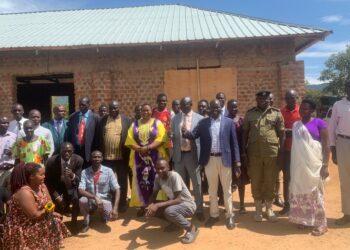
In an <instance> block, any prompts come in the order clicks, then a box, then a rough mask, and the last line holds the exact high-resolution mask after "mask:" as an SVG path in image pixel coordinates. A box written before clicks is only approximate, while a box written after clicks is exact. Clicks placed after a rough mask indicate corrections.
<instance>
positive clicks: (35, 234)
mask: <svg viewBox="0 0 350 250" xmlns="http://www.w3.org/2000/svg"><path fill="white" fill-rule="evenodd" d="M44 179H45V168H43V167H41V166H40V165H39V164H37V163H20V164H18V165H17V166H16V167H15V168H14V169H13V172H12V175H11V192H12V197H11V199H10V201H9V202H8V204H9V212H8V213H7V215H6V219H5V223H4V249H13V250H15V249H45V250H51V249H59V248H60V247H62V246H63V238H65V237H67V236H68V235H69V231H68V229H67V228H66V226H65V225H64V224H63V222H62V216H61V215H60V214H58V213H56V212H53V211H52V208H51V209H50V204H52V201H51V197H50V194H49V192H48V190H47V188H46V186H45V184H44Z"/></svg>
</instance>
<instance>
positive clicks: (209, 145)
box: [181, 100, 241, 230]
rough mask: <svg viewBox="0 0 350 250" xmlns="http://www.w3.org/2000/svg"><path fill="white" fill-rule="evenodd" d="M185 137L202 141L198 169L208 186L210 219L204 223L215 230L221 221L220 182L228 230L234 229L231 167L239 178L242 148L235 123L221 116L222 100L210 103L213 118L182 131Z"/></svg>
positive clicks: (205, 119) (183, 128) (203, 120)
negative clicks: (219, 183)
mask: <svg viewBox="0 0 350 250" xmlns="http://www.w3.org/2000/svg"><path fill="white" fill-rule="evenodd" d="M181 130H182V134H183V137H185V138H188V139H191V140H194V139H196V138H199V141H200V153H199V161H198V163H199V165H200V166H201V167H204V170H205V175H206V176H207V179H208V184H209V201H210V217H209V219H208V220H207V222H206V223H205V226H206V227H210V228H211V227H212V226H213V225H214V224H215V223H216V222H218V221H219V205H218V198H217V191H218V181H219V179H220V182H221V185H222V189H223V191H224V203H225V209H226V227H227V229H229V230H231V229H234V227H235V224H234V219H233V216H234V214H233V210H232V191H231V184H232V166H233V171H234V173H235V174H236V175H237V176H239V175H240V172H241V171H240V166H241V163H240V155H239V146H238V140H237V135H236V130H235V127H234V126H233V121H232V120H231V119H230V118H227V117H225V116H223V115H221V106H220V102H219V100H213V101H211V102H210V117H208V118H204V119H202V120H201V121H199V123H198V125H197V126H196V127H195V128H194V129H193V130H192V132H190V131H187V130H186V128H185V127H182V128H181Z"/></svg>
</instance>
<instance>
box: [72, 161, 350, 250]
mask: <svg viewBox="0 0 350 250" xmlns="http://www.w3.org/2000/svg"><path fill="white" fill-rule="evenodd" d="M330 175H331V179H330V181H329V182H328V183H327V184H326V214H327V218H328V227H329V231H328V232H327V233H326V234H325V235H323V236H320V237H314V236H311V234H310V232H311V230H309V229H306V230H300V229H297V227H296V226H295V225H293V224H291V223H289V222H288V218H287V217H280V218H279V220H278V222H276V223H271V222H268V221H263V222H262V223H256V222H254V220H253V210H254V208H253V203H252V198H251V194H250V186H247V189H246V196H247V197H246V205H247V210H248V213H247V214H245V215H239V214H238V213H236V217H235V219H236V222H237V226H236V228H235V229H234V230H232V231H229V230H227V229H226V227H225V224H224V208H221V210H222V211H221V212H222V213H221V220H220V223H218V224H217V225H215V226H214V227H213V228H212V229H207V228H204V227H203V224H204V223H200V222H198V221H196V220H195V219H194V223H196V224H197V225H198V226H199V227H200V229H199V230H200V232H199V235H198V237H197V239H196V241H195V242H194V243H193V244H191V245H183V244H181V242H180V237H181V236H182V234H183V233H182V232H173V233H165V232H163V229H164V227H165V226H166V225H167V224H168V223H167V222H166V221H163V220H161V219H158V218H152V219H149V220H146V219H144V218H142V219H139V218H137V217H136V210H135V209H129V210H128V211H127V212H126V213H123V214H120V218H119V219H118V220H117V221H114V222H110V223H109V224H108V226H102V225H101V224H100V223H99V222H98V219H97V218H96V219H95V220H94V221H93V223H92V226H91V229H90V230H89V231H88V232H87V233H86V234H79V235H77V236H73V237H70V238H68V239H66V240H65V249H104V250H106V249H169V250H171V249H176V250H179V249H201V250H203V249H214V250H224V249H256V250H260V249H269V250H273V249H330V250H338V249H350V225H346V226H344V227H338V226H336V225H335V224H334V220H335V219H337V218H339V217H341V216H342V213H341V203H340V187H339V178H338V170H337V166H335V165H333V164H330ZM349 195H350V190H349ZM233 199H234V201H235V207H237V205H238V204H237V201H238V193H237V192H235V193H234V194H233ZM205 201H206V209H205V212H206V216H207V217H208V197H207V196H206V197H205ZM274 209H275V211H278V210H280V208H278V207H275V208H274ZM65 219H66V220H67V221H68V220H69V218H65ZM80 219H82V218H80ZM67 225H68V226H69V223H67Z"/></svg>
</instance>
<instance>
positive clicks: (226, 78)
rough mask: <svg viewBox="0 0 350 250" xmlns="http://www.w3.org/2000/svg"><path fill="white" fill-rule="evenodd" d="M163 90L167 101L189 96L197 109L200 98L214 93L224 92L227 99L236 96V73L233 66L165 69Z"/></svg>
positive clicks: (213, 95)
mask: <svg viewBox="0 0 350 250" xmlns="http://www.w3.org/2000/svg"><path fill="white" fill-rule="evenodd" d="M164 91H165V93H166V95H167V96H168V100H169V102H171V101H172V100H174V99H181V98H182V97H184V96H191V97H192V100H193V108H194V110H196V109H197V102H198V101H199V100H200V99H206V100H208V101H210V100H212V99H214V98H215V95H216V93H218V92H224V93H225V95H226V98H227V100H229V99H232V98H237V73H236V69H234V68H215V69H200V70H199V74H198V72H197V70H196V69H183V70H167V71H165V81H164Z"/></svg>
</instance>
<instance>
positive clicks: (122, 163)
mask: <svg viewBox="0 0 350 250" xmlns="http://www.w3.org/2000/svg"><path fill="white" fill-rule="evenodd" d="M104 165H105V166H106V167H109V168H111V169H112V170H113V172H114V173H116V174H117V179H118V183H119V186H120V200H119V208H121V207H124V206H126V197H127V194H128V173H129V164H128V161H127V160H112V161H111V160H105V161H104Z"/></svg>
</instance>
